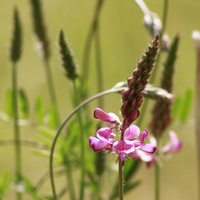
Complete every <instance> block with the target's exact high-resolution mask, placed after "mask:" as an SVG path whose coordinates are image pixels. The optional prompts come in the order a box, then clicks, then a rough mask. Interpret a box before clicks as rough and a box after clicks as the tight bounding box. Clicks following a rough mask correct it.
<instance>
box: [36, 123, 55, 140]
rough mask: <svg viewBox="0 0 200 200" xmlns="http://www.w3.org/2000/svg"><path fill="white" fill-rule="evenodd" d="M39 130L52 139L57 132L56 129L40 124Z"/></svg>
mask: <svg viewBox="0 0 200 200" xmlns="http://www.w3.org/2000/svg"><path fill="white" fill-rule="evenodd" d="M38 131H39V132H40V133H41V135H42V136H44V137H45V138H48V139H50V140H53V139H54V137H55V134H56V132H55V131H54V130H52V129H50V128H47V127H44V126H39V128H38Z"/></svg>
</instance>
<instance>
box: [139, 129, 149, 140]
mask: <svg viewBox="0 0 200 200" xmlns="http://www.w3.org/2000/svg"><path fill="white" fill-rule="evenodd" d="M148 136H149V132H148V130H147V129H144V131H143V132H142V133H140V143H143V141H144V140H146V139H147V137H148Z"/></svg>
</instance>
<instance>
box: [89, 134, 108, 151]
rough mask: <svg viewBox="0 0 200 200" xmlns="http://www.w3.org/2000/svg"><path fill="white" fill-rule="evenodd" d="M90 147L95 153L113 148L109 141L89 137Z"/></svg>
mask: <svg viewBox="0 0 200 200" xmlns="http://www.w3.org/2000/svg"><path fill="white" fill-rule="evenodd" d="M89 145H90V147H91V148H92V149H93V150H94V151H101V150H104V149H105V148H110V146H111V144H110V142H108V141H107V140H99V139H97V138H95V137H89Z"/></svg>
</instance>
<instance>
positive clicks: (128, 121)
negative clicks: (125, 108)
mask: <svg viewBox="0 0 200 200" xmlns="http://www.w3.org/2000/svg"><path fill="white" fill-rule="evenodd" d="M139 115H140V112H139V110H138V108H137V107H135V108H134V109H133V110H132V111H131V112H130V114H129V115H128V116H127V118H126V125H127V126H129V125H130V124H132V123H133V122H134V121H135V120H136V119H137V118H138V117H139Z"/></svg>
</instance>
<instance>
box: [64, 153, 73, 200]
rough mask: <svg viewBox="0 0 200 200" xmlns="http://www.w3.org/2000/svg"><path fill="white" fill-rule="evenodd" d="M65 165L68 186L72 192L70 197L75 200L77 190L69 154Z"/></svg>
mask: <svg viewBox="0 0 200 200" xmlns="http://www.w3.org/2000/svg"><path fill="white" fill-rule="evenodd" d="M65 166H66V168H67V171H66V174H67V181H68V187H69V194H70V199H71V200H75V199H76V197H75V191H74V183H73V178H72V175H71V173H72V172H71V167H70V164H69V161H68V156H67V155H65Z"/></svg>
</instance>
